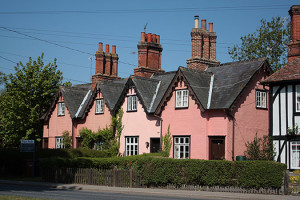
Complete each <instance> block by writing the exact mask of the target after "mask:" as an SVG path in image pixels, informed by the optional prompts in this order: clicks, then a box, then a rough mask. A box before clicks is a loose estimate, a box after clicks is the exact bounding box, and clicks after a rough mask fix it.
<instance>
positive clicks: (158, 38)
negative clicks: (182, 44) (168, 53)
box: [156, 35, 160, 44]
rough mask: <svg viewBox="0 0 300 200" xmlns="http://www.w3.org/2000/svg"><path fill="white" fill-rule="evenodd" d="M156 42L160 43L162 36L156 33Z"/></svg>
mask: <svg viewBox="0 0 300 200" xmlns="http://www.w3.org/2000/svg"><path fill="white" fill-rule="evenodd" d="M156 43H157V44H159V43H160V36H159V35H156Z"/></svg>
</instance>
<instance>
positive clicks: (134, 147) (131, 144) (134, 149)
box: [125, 136, 139, 156]
mask: <svg viewBox="0 0 300 200" xmlns="http://www.w3.org/2000/svg"><path fill="white" fill-rule="evenodd" d="M125 153H126V156H133V155H138V154H139V137H138V136H126V137H125Z"/></svg>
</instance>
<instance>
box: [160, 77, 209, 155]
mask: <svg viewBox="0 0 300 200" xmlns="http://www.w3.org/2000/svg"><path fill="white" fill-rule="evenodd" d="M185 88H186V86H185V85H184V82H181V83H178V84H177V85H176V88H175V90H176V89H185ZM161 117H162V119H163V123H162V133H163V135H165V134H166V133H167V130H168V126H169V125H170V132H171V135H172V140H173V136H190V141H191V142H190V158H192V159H208V136H207V135H208V132H207V130H208V128H207V122H206V117H205V113H203V112H201V111H200V109H199V108H198V106H197V104H196V102H195V101H194V100H193V99H192V98H191V96H189V106H188V108H183V109H175V91H173V92H172V95H171V97H170V100H169V101H168V102H167V104H166V105H165V107H164V110H163V111H162V113H161ZM210 129H211V128H210ZM173 145H174V141H172V148H171V152H170V157H173Z"/></svg>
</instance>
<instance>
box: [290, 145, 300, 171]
mask: <svg viewBox="0 0 300 200" xmlns="http://www.w3.org/2000/svg"><path fill="white" fill-rule="evenodd" d="M291 148H292V150H291V152H292V167H291V168H292V169H300V141H296V142H292V145H291Z"/></svg>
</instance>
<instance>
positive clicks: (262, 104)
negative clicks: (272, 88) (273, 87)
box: [256, 90, 267, 108]
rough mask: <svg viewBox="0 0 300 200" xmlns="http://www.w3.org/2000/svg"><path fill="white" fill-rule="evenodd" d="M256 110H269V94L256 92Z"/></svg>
mask: <svg viewBox="0 0 300 200" xmlns="http://www.w3.org/2000/svg"><path fill="white" fill-rule="evenodd" d="M256 108H267V92H265V91H261V90H256Z"/></svg>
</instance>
